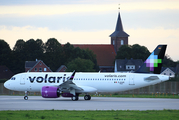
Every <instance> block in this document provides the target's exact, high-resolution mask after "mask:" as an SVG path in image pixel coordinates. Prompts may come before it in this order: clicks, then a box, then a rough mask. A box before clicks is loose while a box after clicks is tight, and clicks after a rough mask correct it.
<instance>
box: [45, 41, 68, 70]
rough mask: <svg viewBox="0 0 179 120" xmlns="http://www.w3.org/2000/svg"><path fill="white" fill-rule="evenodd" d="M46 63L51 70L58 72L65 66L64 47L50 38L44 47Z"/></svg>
mask: <svg viewBox="0 0 179 120" xmlns="http://www.w3.org/2000/svg"><path fill="white" fill-rule="evenodd" d="M44 48H45V49H44V52H45V53H44V62H45V63H46V64H47V65H48V66H49V67H50V68H51V70H52V71H56V70H57V69H58V67H59V66H61V65H62V64H63V61H65V60H64V58H63V55H62V52H63V51H62V46H61V44H60V43H59V42H58V40H57V39H55V38H50V39H48V41H47V42H46V43H45V46H44Z"/></svg>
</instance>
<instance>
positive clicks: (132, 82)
mask: <svg viewBox="0 0 179 120" xmlns="http://www.w3.org/2000/svg"><path fill="white" fill-rule="evenodd" d="M129 85H135V82H134V75H130V76H129Z"/></svg>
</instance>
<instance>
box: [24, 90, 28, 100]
mask: <svg viewBox="0 0 179 120" xmlns="http://www.w3.org/2000/svg"><path fill="white" fill-rule="evenodd" d="M24 100H28V92H27V91H25V96H24Z"/></svg>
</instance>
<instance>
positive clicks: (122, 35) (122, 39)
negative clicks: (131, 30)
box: [110, 8, 129, 52]
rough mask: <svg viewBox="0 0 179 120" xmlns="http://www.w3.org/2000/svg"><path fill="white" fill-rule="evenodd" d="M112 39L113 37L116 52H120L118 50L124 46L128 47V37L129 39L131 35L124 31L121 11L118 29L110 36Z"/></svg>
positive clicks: (112, 43) (112, 42) (112, 41)
mask: <svg viewBox="0 0 179 120" xmlns="http://www.w3.org/2000/svg"><path fill="white" fill-rule="evenodd" d="M119 9H120V8H119ZM110 37H111V45H113V46H114V49H115V51H116V52H117V51H118V49H119V48H120V47H121V46H122V45H128V37H129V35H128V34H127V33H126V32H124V30H123V26H122V21H121V15H120V11H119V13H118V19H117V24H116V29H115V31H114V32H113V33H112V34H111V35H110Z"/></svg>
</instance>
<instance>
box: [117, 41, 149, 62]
mask: <svg viewBox="0 0 179 120" xmlns="http://www.w3.org/2000/svg"><path fill="white" fill-rule="evenodd" d="M149 55H150V52H149V50H148V49H147V48H146V47H145V46H140V45H138V44H134V45H132V46H130V45H122V46H121V47H120V48H119V50H118V52H117V55H116V59H125V58H127V59H131V58H134V59H142V60H143V61H144V60H146V59H147V57H148V56H149Z"/></svg>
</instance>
